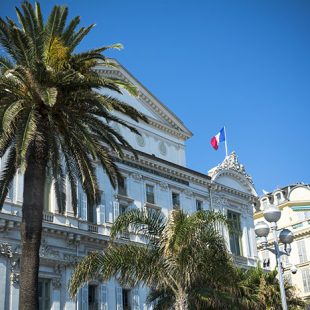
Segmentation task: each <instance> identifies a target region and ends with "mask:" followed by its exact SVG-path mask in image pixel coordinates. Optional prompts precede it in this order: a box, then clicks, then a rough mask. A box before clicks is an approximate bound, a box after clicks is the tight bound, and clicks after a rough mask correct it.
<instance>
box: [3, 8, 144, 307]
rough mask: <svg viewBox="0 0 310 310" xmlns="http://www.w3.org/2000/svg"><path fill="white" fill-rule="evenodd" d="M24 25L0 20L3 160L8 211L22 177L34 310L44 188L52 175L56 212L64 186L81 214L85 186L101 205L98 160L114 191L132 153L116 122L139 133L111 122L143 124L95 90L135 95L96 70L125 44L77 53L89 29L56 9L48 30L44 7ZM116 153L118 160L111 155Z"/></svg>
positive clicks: (25, 299)
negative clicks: (123, 161)
mask: <svg viewBox="0 0 310 310" xmlns="http://www.w3.org/2000/svg"><path fill="white" fill-rule="evenodd" d="M16 13H17V17H18V20H19V24H16V23H15V22H14V21H13V20H12V19H10V18H6V20H3V19H2V18H0V45H1V46H2V47H3V48H4V50H5V52H6V56H0V120H1V126H0V156H1V157H2V156H4V155H6V156H7V160H6V163H5V167H4V168H3V171H2V174H1V179H0V206H2V205H3V203H4V201H5V198H6V196H7V193H8V188H9V186H10V184H11V183H12V180H13V177H14V175H15V173H16V172H17V170H19V171H23V172H24V174H25V182H24V184H25V185H24V194H23V206H22V225H21V243H22V257H21V265H20V270H21V281H20V308H21V309H31V310H33V309H37V302H38V300H37V283H38V268H39V247H40V241H41V231H42V217H43V204H44V186H45V179H46V176H47V174H50V175H51V177H52V179H53V181H54V183H55V192H56V198H57V205H58V209H59V211H60V212H63V211H64V208H65V199H66V197H65V180H66V178H67V179H68V181H69V183H70V188H71V195H72V204H73V209H74V210H76V205H77V196H76V186H77V182H80V183H81V185H82V188H83V190H84V191H85V193H86V195H87V199H88V202H89V204H90V205H91V204H95V203H97V202H98V201H99V198H100V197H99V196H100V194H99V190H98V181H97V177H96V172H95V168H96V167H95V164H94V160H96V161H99V162H100V164H101V165H102V166H103V167H104V168H105V170H106V172H107V174H108V176H109V177H110V180H111V183H112V184H113V185H114V186H115V184H116V183H117V182H118V180H120V179H121V175H120V173H119V171H118V169H117V166H116V165H115V163H114V161H113V156H114V155H118V156H122V155H123V151H122V147H126V148H129V149H132V148H131V147H130V145H129V144H128V143H127V142H126V140H125V139H124V138H123V137H122V136H121V135H120V134H119V133H118V132H116V131H115V130H113V128H112V127H111V126H110V122H111V121H113V122H117V123H120V124H122V125H123V126H125V127H127V128H129V129H130V130H131V131H133V132H135V133H138V132H137V130H136V129H135V128H134V127H132V126H129V125H128V124H127V123H125V122H123V121H122V120H121V119H119V118H118V117H116V116H115V114H114V115H113V114H111V113H112V112H113V111H118V112H121V113H125V114H127V115H128V116H129V117H131V118H132V119H134V120H136V121H138V120H144V121H146V118H145V117H144V116H143V115H142V114H140V113H139V112H138V111H136V110H135V109H133V108H132V107H130V106H128V105H126V104H125V103H123V102H121V101H119V100H117V99H115V98H113V97H111V96H108V95H104V94H100V93H99V92H98V90H100V89H102V88H103V89H109V90H112V91H115V92H118V93H121V92H122V88H124V89H126V90H127V91H128V92H130V93H131V94H136V89H135V88H134V87H133V86H132V85H130V84H128V83H126V82H124V81H120V80H117V79H112V78H104V77H102V76H100V75H99V74H98V73H97V72H96V71H95V70H94V68H95V66H96V65H98V64H99V63H103V64H105V65H107V66H109V65H112V64H111V63H110V62H109V61H108V60H107V59H106V58H105V57H104V56H103V55H102V52H104V51H105V50H107V49H109V48H116V49H119V48H121V45H120V44H115V45H112V46H106V47H101V48H98V49H93V50H89V51H86V52H82V53H75V52H74V51H75V49H76V47H77V46H78V44H79V43H80V42H81V40H82V39H83V38H84V37H85V36H86V35H87V34H88V32H89V31H90V30H91V29H92V27H93V25H90V26H89V27H86V28H85V27H82V28H80V29H77V27H78V24H79V22H80V18H79V17H75V18H73V19H72V20H71V21H70V22H69V23H67V16H68V8H67V7H60V6H55V7H54V8H53V10H52V12H51V14H50V15H49V17H48V19H47V21H46V23H44V20H43V17H42V13H41V9H40V5H39V3H36V4H35V7H33V6H32V5H31V4H30V3H29V2H24V3H23V4H22V5H21V9H18V8H17V9H16ZM111 151H113V154H114V155H113V154H112V152H111Z"/></svg>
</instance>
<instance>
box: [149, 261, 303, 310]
mask: <svg viewBox="0 0 310 310" xmlns="http://www.w3.org/2000/svg"><path fill="white" fill-rule="evenodd" d="M228 272H229V276H228V277H226V278H225V281H222V282H221V283H218V284H217V285H216V286H214V284H211V285H210V283H209V282H208V279H203V278H204V274H203V275H202V277H201V279H200V282H197V283H196V285H194V286H193V287H192V288H191V293H190V296H189V297H190V298H189V309H193V310H197V309H213V310H255V309H257V310H265V309H268V310H281V309H282V306H281V296H280V287H279V284H278V279H277V271H276V270H274V271H271V272H265V271H264V270H263V269H262V268H261V267H260V266H257V267H256V268H251V269H247V270H243V269H241V268H238V267H236V268H234V269H233V270H231V269H229V270H228ZM285 292H286V298H287V304H288V306H289V308H290V309H292V310H298V309H299V310H301V309H304V307H305V303H304V302H303V300H302V299H301V298H300V297H299V296H298V295H297V293H296V289H295V287H294V286H292V285H290V284H289V283H288V282H287V281H285ZM174 301H175V298H174V295H173V292H172V291H171V290H169V289H166V288H157V289H151V290H150V293H149V295H148V302H149V303H153V304H154V310H171V309H174V308H173V305H174Z"/></svg>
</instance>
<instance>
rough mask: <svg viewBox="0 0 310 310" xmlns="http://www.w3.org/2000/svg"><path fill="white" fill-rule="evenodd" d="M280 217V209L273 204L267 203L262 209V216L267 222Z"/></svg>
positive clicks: (275, 220)
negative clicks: (266, 206) (263, 209)
mask: <svg viewBox="0 0 310 310" xmlns="http://www.w3.org/2000/svg"><path fill="white" fill-rule="evenodd" d="M280 217H281V211H280V209H279V208H278V207H277V206H275V205H269V207H268V208H266V209H265V211H264V218H265V219H266V221H267V222H269V223H276V222H277V221H278V220H279V219H280Z"/></svg>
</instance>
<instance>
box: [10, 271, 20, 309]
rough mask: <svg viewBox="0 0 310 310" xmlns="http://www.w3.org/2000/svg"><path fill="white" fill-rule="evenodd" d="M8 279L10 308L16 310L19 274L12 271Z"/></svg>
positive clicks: (17, 305)
mask: <svg viewBox="0 0 310 310" xmlns="http://www.w3.org/2000/svg"><path fill="white" fill-rule="evenodd" d="M10 280H11V281H10V282H11V283H10V310H16V309H18V307H19V274H16V273H14V272H12V273H11V276H10Z"/></svg>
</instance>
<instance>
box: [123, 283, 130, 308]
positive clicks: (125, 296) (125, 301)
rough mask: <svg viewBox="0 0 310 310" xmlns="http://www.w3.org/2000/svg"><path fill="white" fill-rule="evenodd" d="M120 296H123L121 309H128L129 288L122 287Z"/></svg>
mask: <svg viewBox="0 0 310 310" xmlns="http://www.w3.org/2000/svg"><path fill="white" fill-rule="evenodd" d="M122 298H123V310H130V309H131V307H130V290H128V289H124V288H123V291H122Z"/></svg>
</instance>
